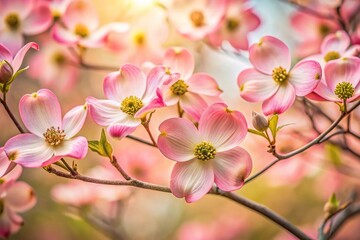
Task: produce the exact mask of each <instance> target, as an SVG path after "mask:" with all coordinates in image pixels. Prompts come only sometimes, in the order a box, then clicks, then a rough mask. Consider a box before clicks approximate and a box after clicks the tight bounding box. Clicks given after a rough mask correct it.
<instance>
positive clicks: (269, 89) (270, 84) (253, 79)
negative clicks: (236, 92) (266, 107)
mask: <svg viewBox="0 0 360 240" xmlns="http://www.w3.org/2000/svg"><path fill="white" fill-rule="evenodd" d="M237 81H238V85H239V88H240V96H241V97H242V98H244V99H245V100H246V101H249V102H262V101H264V100H265V99H268V98H269V97H271V96H272V95H274V94H275V92H276V91H277V90H278V88H279V85H278V84H277V83H276V82H275V81H274V80H273V79H272V77H271V76H269V75H265V74H262V73H260V72H258V71H256V70H255V69H253V68H250V69H245V70H244V71H242V72H241V73H240V74H239V76H238V78H237Z"/></svg>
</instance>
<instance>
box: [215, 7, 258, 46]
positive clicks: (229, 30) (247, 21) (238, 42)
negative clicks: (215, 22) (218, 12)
mask: <svg viewBox="0 0 360 240" xmlns="http://www.w3.org/2000/svg"><path fill="white" fill-rule="evenodd" d="M259 25H260V18H259V17H258V16H257V15H256V14H255V13H254V12H253V10H252V9H251V8H249V7H247V6H246V2H245V3H244V1H243V0H240V1H239V0H232V1H230V4H229V6H228V8H227V11H226V14H225V17H224V19H223V20H222V21H221V24H220V28H219V29H218V30H217V31H216V32H214V33H211V34H210V35H209V42H210V44H211V45H213V46H215V47H220V46H221V44H222V42H223V41H224V40H227V41H229V43H230V44H231V45H232V46H233V47H234V48H235V49H237V50H247V49H248V44H249V43H248V39H247V34H248V33H249V32H251V31H254V30H255V29H256V28H257V27H258V26H259Z"/></svg>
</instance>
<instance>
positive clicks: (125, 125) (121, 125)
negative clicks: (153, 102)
mask: <svg viewBox="0 0 360 240" xmlns="http://www.w3.org/2000/svg"><path fill="white" fill-rule="evenodd" d="M140 123H141V120H140V119H136V118H134V117H132V116H127V117H126V118H124V119H123V120H121V121H119V122H115V123H112V124H111V125H110V126H109V128H108V133H109V134H110V136H112V137H113V138H119V139H120V138H123V137H126V136H127V135H129V134H130V133H132V132H133V131H135V130H136V128H137V127H138V126H139V125H140Z"/></svg>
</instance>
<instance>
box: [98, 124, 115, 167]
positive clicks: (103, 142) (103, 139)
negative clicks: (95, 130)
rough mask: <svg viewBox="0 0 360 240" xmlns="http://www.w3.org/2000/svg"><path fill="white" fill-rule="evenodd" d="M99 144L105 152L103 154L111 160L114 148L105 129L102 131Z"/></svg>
mask: <svg viewBox="0 0 360 240" xmlns="http://www.w3.org/2000/svg"><path fill="white" fill-rule="evenodd" d="M99 146H100V148H101V150H102V151H103V153H104V154H105V155H103V156H107V157H108V158H110V160H111V159H112V153H113V149H112V146H111V144H110V143H109V142H108V141H107V139H106V134H105V131H104V129H102V131H101V137H100V143H99Z"/></svg>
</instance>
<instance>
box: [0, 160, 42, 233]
mask: <svg viewBox="0 0 360 240" xmlns="http://www.w3.org/2000/svg"><path fill="white" fill-rule="evenodd" d="M21 172H22V168H21V167H20V166H16V167H15V169H14V170H13V171H11V172H10V173H9V174H7V175H6V176H3V177H2V178H1V180H2V183H1V185H0V203H1V214H0V236H1V237H6V238H7V237H9V235H10V234H12V233H15V232H17V231H18V230H19V229H20V227H21V226H22V225H23V220H22V218H21V217H20V216H19V215H18V214H17V213H22V212H26V211H27V210H29V209H31V208H32V207H34V205H35V204H36V197H35V194H34V192H33V189H32V188H31V187H30V186H29V185H28V184H27V183H25V182H22V181H21V182H20V181H19V182H17V181H16V180H17V179H18V178H19V177H20V175H21Z"/></svg>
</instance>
